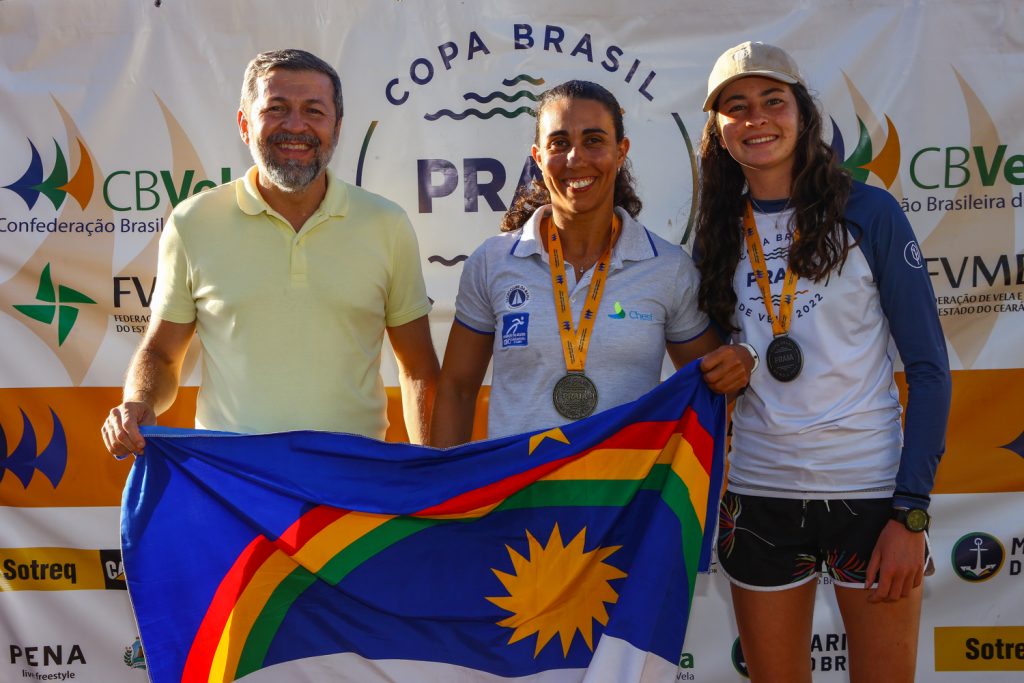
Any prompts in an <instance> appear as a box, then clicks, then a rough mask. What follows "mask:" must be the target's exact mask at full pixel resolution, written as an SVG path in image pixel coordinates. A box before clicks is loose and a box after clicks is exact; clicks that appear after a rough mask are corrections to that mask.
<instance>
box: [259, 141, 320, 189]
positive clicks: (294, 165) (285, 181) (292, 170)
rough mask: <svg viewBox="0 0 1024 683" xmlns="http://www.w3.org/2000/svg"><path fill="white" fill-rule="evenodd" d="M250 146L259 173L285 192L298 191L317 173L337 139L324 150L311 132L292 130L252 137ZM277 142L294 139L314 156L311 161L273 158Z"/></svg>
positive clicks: (307, 185) (307, 184)
mask: <svg viewBox="0 0 1024 683" xmlns="http://www.w3.org/2000/svg"><path fill="white" fill-rule="evenodd" d="M255 142H256V145H255V146H252V148H251V151H252V155H253V157H254V158H255V160H256V164H257V165H258V166H259V167H260V170H261V171H262V172H265V173H266V175H267V178H268V180H270V181H271V182H272V183H274V184H275V185H277V186H278V187H280V188H281V189H282V190H284V191H286V192H301V191H302V190H305V189H306V188H307V187H309V186H310V184H311V183H312V182H313V181H314V180H315V179H316V178H317V177H318V176H319V175H320V172H321V171H323V170H324V169H325V168H326V167H327V164H328V163H330V161H331V157H332V156H333V155H334V148H335V146H336V145H337V144H338V140H337V138H335V139H334V141H333V142H332V144H331V146H330V147H328V148H327V149H324V148H323V146H322V145H321V144H320V139H319V138H317V137H316V136H315V135H295V134H292V133H274V134H273V135H271V136H270V137H269V138H267V139H266V140H256V141H255ZM280 142H298V143H302V144H307V145H310V146H311V147H312V148H313V150H314V152H315V156H314V158H313V161H311V162H310V163H308V164H305V163H303V162H301V161H299V160H297V159H289V160H288V161H285V162H284V163H281V162H278V161H277V160H276V159H274V151H273V148H272V145H274V144H277V143H280Z"/></svg>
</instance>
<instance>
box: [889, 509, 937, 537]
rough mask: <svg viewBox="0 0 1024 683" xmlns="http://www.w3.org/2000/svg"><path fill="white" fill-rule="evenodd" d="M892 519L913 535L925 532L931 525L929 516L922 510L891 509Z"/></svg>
mask: <svg viewBox="0 0 1024 683" xmlns="http://www.w3.org/2000/svg"><path fill="white" fill-rule="evenodd" d="M892 518H893V519H895V520H896V521H897V522H899V523H901V524H902V525H903V526H905V527H907V529H908V530H910V531H913V532H914V533H920V532H922V531H926V530H927V529H928V525H929V524H930V523H931V516H930V515H929V514H928V511H927V510H924V509H923V508H893V509H892Z"/></svg>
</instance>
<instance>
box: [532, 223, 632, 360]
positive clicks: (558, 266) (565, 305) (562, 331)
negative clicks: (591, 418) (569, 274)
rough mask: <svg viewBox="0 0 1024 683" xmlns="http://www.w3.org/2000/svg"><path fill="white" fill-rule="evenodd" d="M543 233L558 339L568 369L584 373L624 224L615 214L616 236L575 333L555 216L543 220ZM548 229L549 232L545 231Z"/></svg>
mask: <svg viewBox="0 0 1024 683" xmlns="http://www.w3.org/2000/svg"><path fill="white" fill-rule="evenodd" d="M543 221H544V222H543V224H542V232H545V233H547V245H546V246H547V252H548V266H549V269H550V271H551V289H552V290H553V291H554V295H555V313H556V314H557V315H558V336H559V338H560V339H561V342H562V355H563V356H564V357H565V369H566V370H568V371H569V372H583V367H584V366H585V365H586V363H587V350H588V349H589V348H590V338H591V337H592V336H593V334H592V333H593V329H594V322H595V321H596V320H597V309H598V306H599V305H600V303H601V297H602V296H603V295H604V282H605V280H606V279H608V265H609V263H610V262H611V257H612V245H613V244H615V240H616V239H617V238H618V236H619V230H620V228H621V225H622V221H621V220H620V219H619V217H618V216H617V215H615V214H613V215H612V236H611V240H609V242H608V247H607V248H606V249H605V250H604V253H603V254H601V258H599V259H598V260H597V263H596V264H594V274H593V277H592V278H591V280H590V287H589V288H588V289H587V300H586V303H584V304H583V310H582V311H581V312H580V322H579V325H578V326H577V327H576V330H575V332H574V331H573V326H572V307H571V305H570V302H569V285H568V284H567V282H566V278H565V259H564V258H563V257H562V243H561V241H560V240H559V238H558V228H556V227H555V225H554V221H552V220H551V216H546V217H545V218H544V219H543ZM543 228H546V229H543Z"/></svg>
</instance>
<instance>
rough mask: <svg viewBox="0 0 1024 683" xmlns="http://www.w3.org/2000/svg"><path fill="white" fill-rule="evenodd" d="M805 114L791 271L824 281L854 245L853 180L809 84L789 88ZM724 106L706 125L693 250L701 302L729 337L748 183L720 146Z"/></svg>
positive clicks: (794, 189) (795, 183)
mask: <svg viewBox="0 0 1024 683" xmlns="http://www.w3.org/2000/svg"><path fill="white" fill-rule="evenodd" d="M790 87H791V88H792V89H793V94H794V96H795V99H796V103H797V108H798V111H799V113H800V121H799V125H800V133H799V135H800V139H799V141H798V142H797V145H796V150H795V155H796V158H795V160H794V164H793V180H792V184H791V187H790V195H789V205H790V206H791V207H792V208H793V219H792V220H793V223H794V224H795V225H793V227H795V228H796V229H797V230H799V237H798V238H797V239H796V240H795V241H794V242H793V243H792V244H791V245H790V248H789V266H790V268H792V270H793V272H795V273H796V274H797V275H799V276H800V277H802V278H808V279H810V280H813V281H814V282H820V281H821V280H823V279H825V278H826V277H828V275H829V273H831V272H832V271H833V270H836V271H837V272H842V267H843V264H844V263H845V262H846V255H847V254H848V253H849V251H850V247H851V246H853V245H852V244H851V242H850V235H849V233H848V231H847V228H848V221H847V220H846V219H845V218H844V216H843V214H844V210H845V208H846V201H847V199H848V198H849V196H850V188H851V187H852V182H853V181H852V178H851V177H850V174H849V173H848V172H847V171H846V170H845V169H844V168H842V167H841V166H840V165H839V161H838V160H837V159H836V157H835V154H834V153H833V151H832V148H831V147H830V146H829V145H827V144H825V141H824V140H823V139H822V136H821V129H822V122H821V112H820V111H819V109H818V107H817V104H816V102H815V101H814V98H813V97H812V96H811V94H810V93H809V92H808V91H807V88H805V87H804V86H803V85H801V84H799V83H797V84H794V85H792V86H790ZM717 110H718V107H717V104H716V106H715V109H714V110H712V112H711V115H710V116H709V117H708V122H707V124H706V125H705V126H704V134H703V137H702V138H701V143H700V180H699V184H700V188H699V190H698V208H697V221H696V230H695V234H694V247H693V251H694V254H695V255H696V257H697V267H698V269H699V270H700V275H701V281H700V289H699V290H698V303H699V306H700V308H701V310H703V311H704V312H705V313H707V314H708V316H709V317H710V318H711V319H712V320H714V321H715V322H716V323H717V324H718V325H719V326H721V328H722V329H723V330H731V331H735V330H736V327H735V326H734V325H733V324H732V316H733V311H734V310H735V308H736V301H737V298H736V292H735V291H734V290H733V277H734V275H735V273H736V267H737V266H738V265H739V261H740V251H741V249H743V248H744V247H743V244H744V242H743V228H742V225H743V213H744V209H745V207H746V201H747V200H746V195H745V194H744V190H745V188H746V179H745V178H744V176H743V170H742V169H741V168H740V165H739V164H738V163H737V162H736V160H735V159H733V158H732V156H731V155H730V154H729V150H727V149H726V148H725V146H724V145H723V144H722V140H721V133H720V131H719V129H718V115H717V114H718V111H717Z"/></svg>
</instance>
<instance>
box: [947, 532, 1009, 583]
mask: <svg viewBox="0 0 1024 683" xmlns="http://www.w3.org/2000/svg"><path fill="white" fill-rule="evenodd" d="M952 555H953V557H952V561H953V570H954V571H955V572H956V575H957V576H959V577H960V578H961V579H963V580H964V581H967V582H969V583H978V582H981V581H987V580H988V579H990V578H992V577H993V576H995V575H996V574H997V573H998V572H999V570H1000V569H1001V568H1002V566H1003V560H1004V559H1005V558H1006V551H1005V550H1004V548H1003V544H1002V543H1000V542H999V539H998V538H996V537H995V536H992V535H990V534H986V533H983V532H980V531H977V532H972V533H969V534H967V535H965V536H962V537H961V538H960V540H958V541H957V542H956V543H955V544H954V545H953V553H952Z"/></svg>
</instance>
